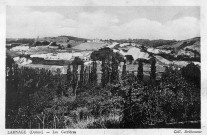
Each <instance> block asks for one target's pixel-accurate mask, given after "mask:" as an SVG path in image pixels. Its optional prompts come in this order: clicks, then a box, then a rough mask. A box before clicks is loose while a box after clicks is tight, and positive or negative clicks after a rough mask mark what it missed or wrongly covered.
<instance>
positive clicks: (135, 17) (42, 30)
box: [6, 6, 200, 40]
mask: <svg viewBox="0 0 207 135" xmlns="http://www.w3.org/2000/svg"><path fill="white" fill-rule="evenodd" d="M6 11H7V14H6V15H7V16H6V25H7V26H6V29H7V30H6V36H7V38H36V37H37V36H39V37H48V36H49V37H51V36H60V35H68V36H76V37H81V38H89V39H94V38H99V39H128V38H131V39H176V40H183V39H188V38H192V37H196V36H200V8H199V7H195V6H194V7H193V6H188V7H183V6H171V7H166V6H165V7H158V6H142V7H137V6H134V7H133V6H106V7H104V6H61V7H60V6H59V7H54V6H47V7H46V6H45V7H44V6H38V7H21V6H8V7H7V10H6Z"/></svg>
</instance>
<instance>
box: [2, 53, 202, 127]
mask: <svg viewBox="0 0 207 135" xmlns="http://www.w3.org/2000/svg"><path fill="white" fill-rule="evenodd" d="M98 53H99V52H96V53H93V56H92V57H94V59H93V60H94V62H93V64H92V66H91V67H84V66H83V64H82V62H81V61H79V60H78V59H76V60H75V61H73V62H72V63H71V64H72V68H71V65H69V66H68V71H67V75H62V74H60V70H57V73H56V74H52V73H51V72H50V71H48V70H45V69H41V70H39V69H31V68H25V67H22V68H18V66H17V65H15V64H7V68H8V69H10V70H9V72H7V77H6V128H157V127H159V128H167V127H172V126H169V124H170V123H171V124H172V123H174V125H176V126H178V125H179V122H184V124H181V125H180V126H178V127H185V128H189V127H190V126H192V124H190V125H189V124H185V122H191V121H194V122H197V123H198V124H196V125H195V126H193V128H199V127H200V69H199V68H198V67H197V66H195V65H194V64H192V63H191V64H189V65H188V66H186V67H184V68H183V69H180V70H178V69H177V68H175V67H173V66H171V67H168V68H166V71H165V72H164V73H163V74H162V77H161V79H160V80H156V79H155V78H156V67H155V63H156V61H155V60H153V59H152V60H151V61H150V63H151V73H150V79H149V80H144V79H143V78H144V76H143V62H142V60H139V63H138V64H139V67H138V74H137V75H135V74H134V73H133V72H132V73H129V72H127V71H126V65H124V66H123V72H122V74H121V75H119V72H118V63H119V60H121V59H119V56H117V55H116V54H111V53H110V51H109V52H104V53H103V54H106V55H107V56H110V57H104V55H103V54H98ZM107 53H109V54H110V55H108V54H107ZM96 60H102V73H103V74H102V77H101V83H97V82H98V81H97V64H96V62H95V61H96ZM78 65H81V71H80V73H78V72H77V66H78ZM192 73H195V74H192ZM190 78H191V79H190ZM176 126H175V127H176ZM191 128H192V127H191Z"/></svg>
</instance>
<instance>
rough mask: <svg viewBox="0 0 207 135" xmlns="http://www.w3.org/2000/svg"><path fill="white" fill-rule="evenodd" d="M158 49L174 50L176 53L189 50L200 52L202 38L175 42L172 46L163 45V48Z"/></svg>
mask: <svg viewBox="0 0 207 135" xmlns="http://www.w3.org/2000/svg"><path fill="white" fill-rule="evenodd" d="M157 48H159V49H170V48H174V49H175V50H176V51H179V50H181V49H186V48H189V49H192V50H197V51H198V52H200V37H195V38H191V39H186V40H181V41H178V42H175V43H173V44H171V45H163V46H159V47H157Z"/></svg>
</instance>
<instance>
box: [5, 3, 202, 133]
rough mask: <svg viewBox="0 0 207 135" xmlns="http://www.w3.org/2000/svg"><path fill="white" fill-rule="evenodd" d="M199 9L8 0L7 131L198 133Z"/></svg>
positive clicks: (199, 82) (199, 126)
mask: <svg viewBox="0 0 207 135" xmlns="http://www.w3.org/2000/svg"><path fill="white" fill-rule="evenodd" d="M200 11H201V8H200V6H15V5H9V6H6V39H5V40H6V41H5V42H6V45H5V47H4V49H5V50H6V53H5V55H6V56H5V59H6V62H5V65H2V66H5V80H4V81H5V128H6V129H197V130H199V129H201V121H202V119H201V38H202V37H201V32H200V31H201V28H200ZM2 81H3V80H2ZM192 132H193V131H192ZM189 133H190V131H189Z"/></svg>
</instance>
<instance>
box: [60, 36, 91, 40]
mask: <svg viewBox="0 0 207 135" xmlns="http://www.w3.org/2000/svg"><path fill="white" fill-rule="evenodd" d="M59 37H67V38H68V40H74V41H85V40H87V39H85V38H79V37H73V36H59Z"/></svg>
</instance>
